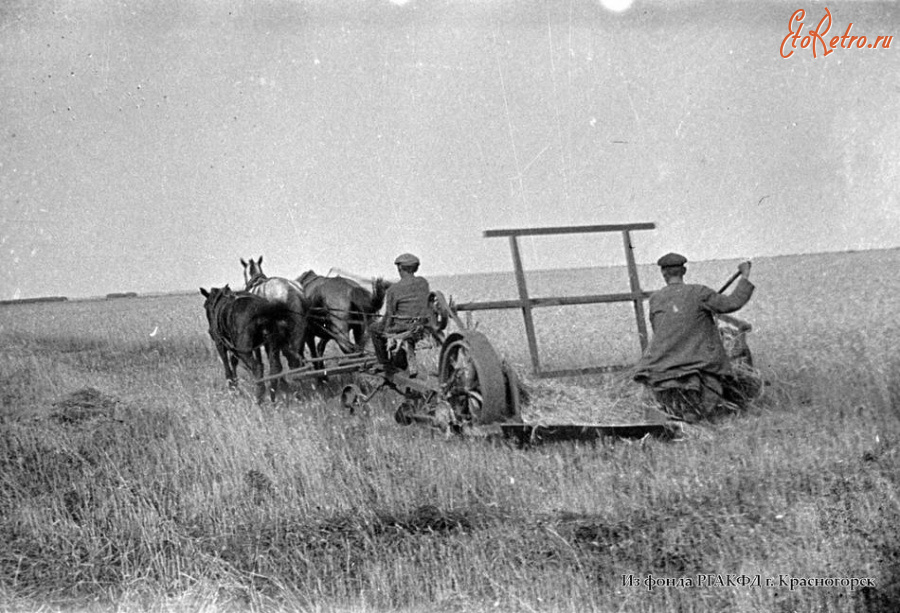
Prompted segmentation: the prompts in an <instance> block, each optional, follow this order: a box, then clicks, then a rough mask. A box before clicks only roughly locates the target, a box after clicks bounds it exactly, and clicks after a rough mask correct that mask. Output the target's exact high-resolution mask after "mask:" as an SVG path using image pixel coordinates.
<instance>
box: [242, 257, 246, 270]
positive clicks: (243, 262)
mask: <svg viewBox="0 0 900 613" xmlns="http://www.w3.org/2000/svg"><path fill="white" fill-rule="evenodd" d="M241 266H243V267H244V268H247V262H245V261H244V258H241Z"/></svg>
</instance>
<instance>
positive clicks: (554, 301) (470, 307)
mask: <svg viewBox="0 0 900 613" xmlns="http://www.w3.org/2000/svg"><path fill="white" fill-rule="evenodd" d="M649 297H650V292H640V293H637V294H631V293H622V294H589V295H586V296H547V297H542V298H528V300H527V304H528V305H529V306H531V307H532V308H534V307H551V306H572V305H577V304H605V303H610V302H632V301H634V300H646V299H647V298H649ZM525 305H526V303H524V302H523V301H522V300H515V299H510V300H485V301H482V302H463V303H460V304H457V305H456V306H454V308H455V309H456V310H457V311H495V310H498V309H520V308H524V307H525Z"/></svg>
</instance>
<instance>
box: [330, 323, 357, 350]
mask: <svg viewBox="0 0 900 613" xmlns="http://www.w3.org/2000/svg"><path fill="white" fill-rule="evenodd" d="M332 329H333V330H334V331H335V333H334V341H335V342H336V343H337V344H338V346H339V347H340V348H341V351H343V352H344V353H356V347H354V346H353V343H352V342H351V340H350V325H349V324H348V322H347V320H346V319H343V318H340V317H334V318H333V319H332Z"/></svg>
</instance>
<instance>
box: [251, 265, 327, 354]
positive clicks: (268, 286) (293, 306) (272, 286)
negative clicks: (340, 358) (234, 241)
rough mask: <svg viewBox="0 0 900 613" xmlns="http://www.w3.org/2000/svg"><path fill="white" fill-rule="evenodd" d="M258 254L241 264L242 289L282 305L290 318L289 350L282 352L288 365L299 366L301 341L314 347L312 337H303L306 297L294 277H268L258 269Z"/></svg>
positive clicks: (307, 309) (304, 335)
mask: <svg viewBox="0 0 900 613" xmlns="http://www.w3.org/2000/svg"><path fill="white" fill-rule="evenodd" d="M262 260H263V259H262V256H259V259H258V260H253V259H251V260H250V261H249V262H245V261H244V260H243V259H241V265H242V266H243V267H244V291H247V292H250V293H252V294H256V295H257V296H260V297H262V298H265V299H266V300H268V301H269V302H273V303H276V304H281V305H283V306H284V307H285V308H286V309H288V310H289V311H290V313H291V316H292V317H293V318H294V325H293V331H294V335H293V337H292V338H291V341H290V347H289V348H290V350H291V351H290V352H286V355H287V359H288V365H289V366H290V367H291V368H292V369H293V368H299V367H300V365H301V363H302V358H303V345H304V343H305V344H307V345H308V346H309V350H310V353H313V352H314V350H315V347H314V345H313V340H312V337H309V338H307V316H308V314H309V313H308V311H309V301H308V300H307V297H306V295H305V294H304V292H303V288H302V287H301V286H300V284H299V283H297V282H296V281H292V280H290V279H285V278H283V277H268V276H266V274H265V273H264V272H263V270H262Z"/></svg>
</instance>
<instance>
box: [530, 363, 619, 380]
mask: <svg viewBox="0 0 900 613" xmlns="http://www.w3.org/2000/svg"><path fill="white" fill-rule="evenodd" d="M630 368H631V366H628V365H625V364H614V365H611V366H585V367H584V368H562V369H559V370H542V371H540V372H535V373H534V375H535V376H536V377H538V378H540V379H552V378H554V377H577V376H580V375H606V374H610V373H615V372H623V371H626V370H628V369H630Z"/></svg>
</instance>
